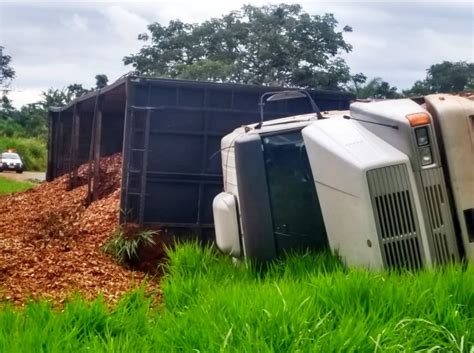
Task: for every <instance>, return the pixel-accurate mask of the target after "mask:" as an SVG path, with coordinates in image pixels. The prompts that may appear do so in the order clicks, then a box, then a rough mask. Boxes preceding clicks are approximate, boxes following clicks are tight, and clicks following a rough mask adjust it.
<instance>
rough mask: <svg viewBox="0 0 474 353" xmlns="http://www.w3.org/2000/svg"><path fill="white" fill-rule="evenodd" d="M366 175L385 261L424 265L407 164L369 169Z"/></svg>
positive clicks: (404, 265) (393, 264)
mask: <svg viewBox="0 0 474 353" xmlns="http://www.w3.org/2000/svg"><path fill="white" fill-rule="evenodd" d="M367 179H368V184H369V191H370V197H371V199H372V207H373V210H374V215H375V221H376V226H377V232H378V235H379V240H380V247H381V252H382V257H383V260H384V263H385V265H386V266H387V267H389V268H408V269H415V268H420V267H422V266H423V263H424V256H423V250H422V243H421V239H420V227H419V224H418V218H417V214H416V210H415V205H414V201H413V193H412V190H411V187H410V181H409V177H408V170H407V167H406V165H404V164H398V165H394V166H389V167H383V168H378V169H373V170H369V171H368V172H367Z"/></svg>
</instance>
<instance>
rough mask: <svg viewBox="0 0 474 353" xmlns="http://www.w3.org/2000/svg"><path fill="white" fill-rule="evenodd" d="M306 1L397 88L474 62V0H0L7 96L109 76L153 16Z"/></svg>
mask: <svg viewBox="0 0 474 353" xmlns="http://www.w3.org/2000/svg"><path fill="white" fill-rule="evenodd" d="M280 2H286V3H300V4H301V5H302V6H303V8H304V10H305V11H307V12H309V13H310V14H324V13H326V12H330V13H333V14H334V15H335V17H336V19H337V20H338V21H339V25H340V28H342V27H343V26H344V25H350V26H351V27H352V28H353V32H352V33H347V34H345V39H346V41H347V42H349V43H350V44H352V45H353V47H354V49H353V51H352V52H351V53H349V54H346V55H344V57H345V59H346V61H347V63H348V64H349V66H350V68H351V70H352V72H354V73H357V72H363V73H365V74H366V75H367V76H368V77H369V78H372V77H382V78H383V79H384V80H386V81H388V82H389V83H390V84H392V85H395V86H397V87H398V88H399V89H404V88H408V87H410V86H411V85H412V84H413V83H414V82H415V81H416V80H418V79H423V78H424V77H425V73H426V71H425V70H426V68H428V67H429V66H430V65H432V64H434V63H439V62H442V61H443V60H449V61H460V60H464V61H469V62H473V61H474V1H463V2H455V1H419V2H415V1H397V2H393V1H392V2H389V1H316V0H313V1H305V0H301V1H283V0H281V1H260V0H247V1H240V0H219V1H210V0H195V1H181V0H174V1H170V0H163V1H122V2H117V1H101V2H96V1H67V0H62V1H48V2H46V1H22V0H16V1H5V0H0V45H2V46H4V47H5V49H6V53H7V54H8V55H11V56H12V59H13V61H12V64H13V67H14V68H15V70H16V74H17V78H16V79H15V80H14V82H13V84H12V86H11V88H12V92H11V93H10V98H12V99H13V100H14V104H15V105H16V106H17V107H18V106H21V105H22V104H26V103H32V102H35V101H37V100H38V99H39V94H40V92H41V91H43V90H46V89H48V88H49V87H54V88H62V87H65V86H67V85H69V84H71V83H82V84H83V85H84V87H92V86H94V84H95V79H94V76H95V75H96V74H102V73H103V74H106V75H107V76H108V77H109V82H110V83H111V82H113V81H114V80H115V79H117V78H118V77H120V76H121V75H123V74H125V73H127V72H128V71H130V70H131V69H132V68H131V67H126V66H124V65H123V63H122V58H123V57H124V56H125V55H128V54H130V53H135V52H137V51H138V50H139V49H140V47H141V46H142V42H140V41H138V40H137V35H138V34H139V33H144V32H146V27H147V24H149V23H152V22H159V23H161V24H167V23H168V22H169V20H171V19H176V18H179V19H181V20H183V21H187V22H199V21H202V20H205V19H208V18H210V17H219V16H221V15H223V14H225V13H228V12H229V11H231V10H235V9H238V8H240V7H241V6H242V4H245V3H251V4H254V5H263V4H268V3H280Z"/></svg>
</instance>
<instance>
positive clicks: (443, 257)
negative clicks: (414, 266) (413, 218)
mask: <svg viewBox="0 0 474 353" xmlns="http://www.w3.org/2000/svg"><path fill="white" fill-rule="evenodd" d="M421 179H422V182H423V189H424V198H425V204H426V210H427V213H428V219H429V225H430V230H431V237H429V241H430V243H431V244H430V246H431V247H432V251H433V253H434V261H435V262H436V263H438V264H445V263H447V262H450V261H454V260H455V259H457V258H458V252H457V247H456V239H455V234H454V227H453V223H452V215H451V211H450V209H449V205H448V203H447V197H446V191H445V187H444V182H443V175H442V173H441V170H440V169H439V168H436V169H428V170H423V171H422V172H421ZM427 223H428V222H427Z"/></svg>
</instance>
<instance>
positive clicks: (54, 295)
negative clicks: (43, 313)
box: [0, 154, 153, 304]
mask: <svg viewBox="0 0 474 353" xmlns="http://www.w3.org/2000/svg"><path fill="white" fill-rule="evenodd" d="M121 165H122V159H121V155H120V154H116V155H114V156H111V157H107V158H103V159H102V160H101V163H100V190H99V192H98V195H99V199H98V200H97V201H95V202H93V203H92V204H91V205H90V206H89V207H86V206H85V199H86V196H87V183H81V184H82V185H81V186H79V187H76V188H75V189H73V190H70V191H67V190H68V186H69V179H68V176H67V175H66V176H63V177H60V178H58V179H56V180H54V181H53V182H50V183H43V184H41V185H40V186H38V187H37V188H35V189H32V190H29V191H26V192H23V193H19V194H14V195H9V196H3V197H0V301H1V300H8V301H12V302H15V303H17V304H19V303H23V302H24V301H25V300H26V299H27V298H30V297H31V298H46V299H53V300H55V301H62V300H64V299H66V298H67V297H68V296H69V295H70V294H72V293H73V292H80V293H81V294H82V295H84V296H85V297H86V298H94V297H97V295H98V294H99V293H102V294H103V295H104V297H105V298H106V299H107V300H110V301H115V300H116V299H118V298H119V297H120V295H121V294H122V293H124V292H125V291H127V290H129V289H130V288H132V287H135V286H136V285H137V284H138V283H139V282H140V281H141V280H142V279H143V278H144V274H143V273H140V272H133V271H130V270H127V269H125V268H123V267H121V266H120V265H118V264H117V263H115V262H114V260H113V259H111V258H110V257H109V256H107V255H105V254H104V253H103V252H102V251H101V246H102V245H104V243H105V242H106V241H107V240H108V239H109V238H110V235H111V234H112V232H113V230H114V228H115V227H116V226H117V225H118V217H119V200H120V177H121ZM87 170H88V169H87V166H86V165H84V166H81V167H80V168H79V170H78V179H79V180H84V179H87ZM151 286H153V284H151Z"/></svg>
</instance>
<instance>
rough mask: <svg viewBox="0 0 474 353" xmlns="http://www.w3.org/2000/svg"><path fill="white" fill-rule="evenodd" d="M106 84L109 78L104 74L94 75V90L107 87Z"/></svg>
mask: <svg viewBox="0 0 474 353" xmlns="http://www.w3.org/2000/svg"><path fill="white" fill-rule="evenodd" d="M107 82H109V78H108V77H107V75H104V74H99V75H95V88H96V89H100V88H103V87H105V86H107Z"/></svg>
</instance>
